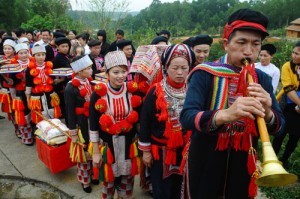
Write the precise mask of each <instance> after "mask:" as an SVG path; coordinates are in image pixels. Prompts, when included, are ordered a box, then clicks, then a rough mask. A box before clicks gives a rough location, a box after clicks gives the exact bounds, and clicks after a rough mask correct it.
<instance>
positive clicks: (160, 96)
mask: <svg viewBox="0 0 300 199" xmlns="http://www.w3.org/2000/svg"><path fill="white" fill-rule="evenodd" d="M155 93H156V97H157V99H156V110H160V114H157V115H156V116H157V117H158V118H157V119H158V121H166V120H167V118H168V116H169V113H168V110H167V107H168V104H167V102H166V99H165V96H164V92H163V90H162V87H161V85H160V84H156V91H155Z"/></svg>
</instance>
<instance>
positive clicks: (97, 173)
mask: <svg viewBox="0 0 300 199" xmlns="http://www.w3.org/2000/svg"><path fill="white" fill-rule="evenodd" d="M93 174H94V175H93V179H94V180H99V168H97V167H93Z"/></svg>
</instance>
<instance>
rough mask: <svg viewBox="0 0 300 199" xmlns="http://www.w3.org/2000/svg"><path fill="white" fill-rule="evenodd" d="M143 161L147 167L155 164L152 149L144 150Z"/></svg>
mask: <svg viewBox="0 0 300 199" xmlns="http://www.w3.org/2000/svg"><path fill="white" fill-rule="evenodd" d="M143 162H144V164H145V165H146V167H151V166H152V164H153V156H152V153H151V152H150V151H143Z"/></svg>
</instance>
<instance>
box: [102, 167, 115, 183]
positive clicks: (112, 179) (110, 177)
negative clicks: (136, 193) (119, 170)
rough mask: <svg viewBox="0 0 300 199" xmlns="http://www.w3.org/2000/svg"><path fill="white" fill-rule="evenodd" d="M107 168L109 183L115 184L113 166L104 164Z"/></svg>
mask: <svg viewBox="0 0 300 199" xmlns="http://www.w3.org/2000/svg"><path fill="white" fill-rule="evenodd" d="M104 166H105V167H106V173H107V182H113V181H114V172H113V170H112V168H111V165H109V164H104Z"/></svg>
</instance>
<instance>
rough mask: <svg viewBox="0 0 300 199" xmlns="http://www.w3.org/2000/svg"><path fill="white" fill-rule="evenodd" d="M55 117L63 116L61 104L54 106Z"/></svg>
mask: <svg viewBox="0 0 300 199" xmlns="http://www.w3.org/2000/svg"><path fill="white" fill-rule="evenodd" d="M53 109H54V118H60V117H61V116H62V114H61V110H60V107H59V106H54V107H53Z"/></svg>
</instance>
